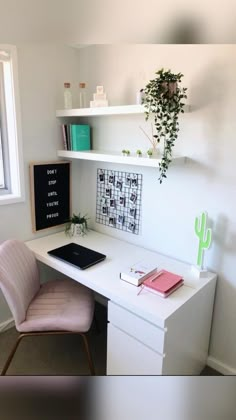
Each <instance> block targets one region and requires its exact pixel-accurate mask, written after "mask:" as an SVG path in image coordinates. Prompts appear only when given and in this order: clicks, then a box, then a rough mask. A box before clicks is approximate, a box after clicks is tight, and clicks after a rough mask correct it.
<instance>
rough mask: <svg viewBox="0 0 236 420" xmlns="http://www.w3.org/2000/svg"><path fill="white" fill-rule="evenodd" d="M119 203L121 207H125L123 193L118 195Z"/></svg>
mask: <svg viewBox="0 0 236 420" xmlns="http://www.w3.org/2000/svg"><path fill="white" fill-rule="evenodd" d="M119 205H120V206H122V207H125V196H124V195H120V198H119Z"/></svg>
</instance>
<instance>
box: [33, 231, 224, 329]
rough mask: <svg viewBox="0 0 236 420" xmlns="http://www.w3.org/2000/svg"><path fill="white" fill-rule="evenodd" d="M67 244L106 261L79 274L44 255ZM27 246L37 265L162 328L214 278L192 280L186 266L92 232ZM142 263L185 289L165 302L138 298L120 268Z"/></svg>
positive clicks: (58, 236)
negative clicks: (179, 277)
mask: <svg viewBox="0 0 236 420" xmlns="http://www.w3.org/2000/svg"><path fill="white" fill-rule="evenodd" d="M70 242H76V243H78V244H80V245H82V246H85V247H87V248H91V249H94V250H95V251H98V252H101V253H103V254H105V255H107V258H106V259H105V260H104V261H103V262H100V263H98V264H97V265H94V266H93V267H90V268H88V269H86V270H84V271H82V270H79V269H77V268H75V267H73V266H72V265H69V264H67V263H65V262H62V261H60V260H57V259H56V258H53V257H50V256H49V255H48V254H47V251H49V250H51V249H53V248H57V247H59V246H62V245H66V244H68V243H70ZM26 245H27V246H28V247H29V248H30V249H31V250H32V251H33V252H34V254H35V256H36V258H37V259H38V260H39V261H41V262H43V263H45V264H46V265H48V266H50V267H52V268H54V269H55V270H57V271H59V272H61V273H63V274H65V275H67V276H69V277H71V278H72V279H74V280H77V281H79V282H80V283H82V284H84V285H86V286H87V287H89V288H91V289H93V290H94V291H95V292H98V293H100V294H101V295H103V296H105V297H106V298H108V299H111V300H112V301H113V302H115V303H117V304H119V305H121V306H123V307H125V308H126V309H128V310H130V311H131V312H133V313H136V314H137V315H139V316H140V317H143V318H144V319H146V320H148V321H150V322H153V323H155V324H157V325H159V326H160V327H162V328H163V327H165V325H166V320H167V319H168V318H169V317H170V316H171V315H172V314H173V313H174V312H175V311H176V310H177V309H178V308H180V307H181V306H182V305H183V304H184V303H185V302H186V301H187V300H189V299H190V298H191V297H192V296H193V295H194V294H195V293H197V292H198V290H199V289H201V288H202V287H204V286H206V284H207V283H209V282H211V281H215V280H216V274H213V273H208V276H207V277H206V278H203V279H198V278H195V277H194V276H193V274H192V273H191V266H190V265H188V264H185V263H182V262H178V261H176V260H173V259H171V258H167V257H165V256H163V255H161V254H157V253H155V252H151V251H148V250H146V249H144V248H141V247H138V246H135V245H132V244H129V243H127V242H124V241H120V240H118V239H115V238H112V237H110V236H107V235H103V234H101V233H98V232H95V231H92V230H90V231H89V232H88V233H87V235H85V236H84V237H78V238H69V237H67V236H66V235H65V233H64V232H60V233H56V234H53V235H49V236H44V237H43V238H39V239H34V240H32V241H28V242H26ZM141 260H145V261H154V262H156V264H157V265H158V268H160V269H161V268H164V269H166V270H169V271H173V272H174V273H176V274H180V275H182V276H183V278H184V282H185V283H184V286H182V287H180V289H178V290H177V291H175V292H174V293H173V294H172V295H170V296H169V297H168V298H166V299H163V298H161V297H159V296H157V295H155V294H153V293H150V292H148V291H145V290H143V291H142V293H141V294H140V295H139V296H137V293H138V290H139V289H138V288H137V287H135V286H133V285H131V284H129V283H126V282H124V281H122V280H120V278H119V275H120V271H121V270H122V268H123V267H125V266H129V265H130V264H134V263H135V262H138V261H141Z"/></svg>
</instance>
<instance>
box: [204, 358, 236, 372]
mask: <svg viewBox="0 0 236 420" xmlns="http://www.w3.org/2000/svg"><path fill="white" fill-rule="evenodd" d="M207 365H208V366H210V367H211V368H212V369H215V370H217V371H218V372H220V373H222V375H236V369H234V368H232V367H231V366H229V365H226V364H225V363H222V362H220V361H219V360H218V359H215V358H214V357H211V356H209V357H208V359H207Z"/></svg>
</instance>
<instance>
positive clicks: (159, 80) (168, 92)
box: [141, 69, 187, 184]
mask: <svg viewBox="0 0 236 420" xmlns="http://www.w3.org/2000/svg"><path fill="white" fill-rule="evenodd" d="M155 74H156V75H157V76H156V77H155V78H154V79H153V80H150V81H149V82H148V83H147V85H146V86H145V88H144V89H141V92H142V93H143V99H142V104H143V105H144V108H145V119H146V121H147V120H148V119H149V118H150V117H151V116H152V115H153V117H154V127H155V133H154V134H153V137H154V138H155V139H156V141H157V142H158V143H159V142H160V141H163V143H164V148H163V153H162V156H161V161H160V163H159V173H160V174H159V181H160V184H161V183H162V181H163V178H166V177H167V175H166V173H167V170H168V168H169V164H170V163H171V161H172V149H173V147H174V144H175V141H176V140H177V138H178V132H179V115H180V114H181V113H183V112H184V105H185V102H184V100H185V99H186V98H187V95H186V91H187V88H184V87H181V86H180V84H181V81H182V77H183V74H182V73H172V72H171V71H170V70H167V71H165V70H164V69H161V70H159V71H157V72H156V73H155Z"/></svg>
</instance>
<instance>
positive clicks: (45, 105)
mask: <svg viewBox="0 0 236 420" xmlns="http://www.w3.org/2000/svg"><path fill="white" fill-rule="evenodd" d="M17 54H18V74H19V91H20V102H21V119H22V138H23V158H24V175H25V190H26V200H25V202H23V203H19V204H11V205H2V206H0V242H1V241H3V240H5V239H9V238H18V239H21V240H28V239H33V238H36V237H39V236H43V235H49V234H50V233H53V231H54V232H55V231H58V228H57V229H53V230H45V231H40V232H38V233H37V234H33V232H32V221H31V208H30V193H29V163H30V162H31V161H44V162H47V161H53V160H57V153H56V152H57V149H58V148H61V144H62V140H61V131H60V122H59V121H57V119H56V116H55V115H56V109H58V108H62V107H63V83H64V82H65V81H71V82H72V84H73V86H75V85H76V83H77V85H78V71H77V69H78V52H77V50H75V49H73V48H69V47H63V46H55V45H48V44H45V45H43V44H42V45H40V44H32V45H18V46H17ZM74 96H75V95H74ZM76 171H77V168H76V166H74V165H73V174H75V173H76ZM75 178H76V177H72V179H75ZM72 191H74V183H73V186H72ZM72 196H74V194H72ZM49 272H50V276H55V274H54V273H53V272H52V270H50V271H49V270H43V275H44V277H45V279H46V278H47V277H48V273H49ZM10 317H11V314H10V312H9V309H8V307H7V305H6V303H5V300H4V298H3V296H2V294H1V293H0V330H1V325H2V324H4V322H5V321H7V319H9V318H10Z"/></svg>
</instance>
